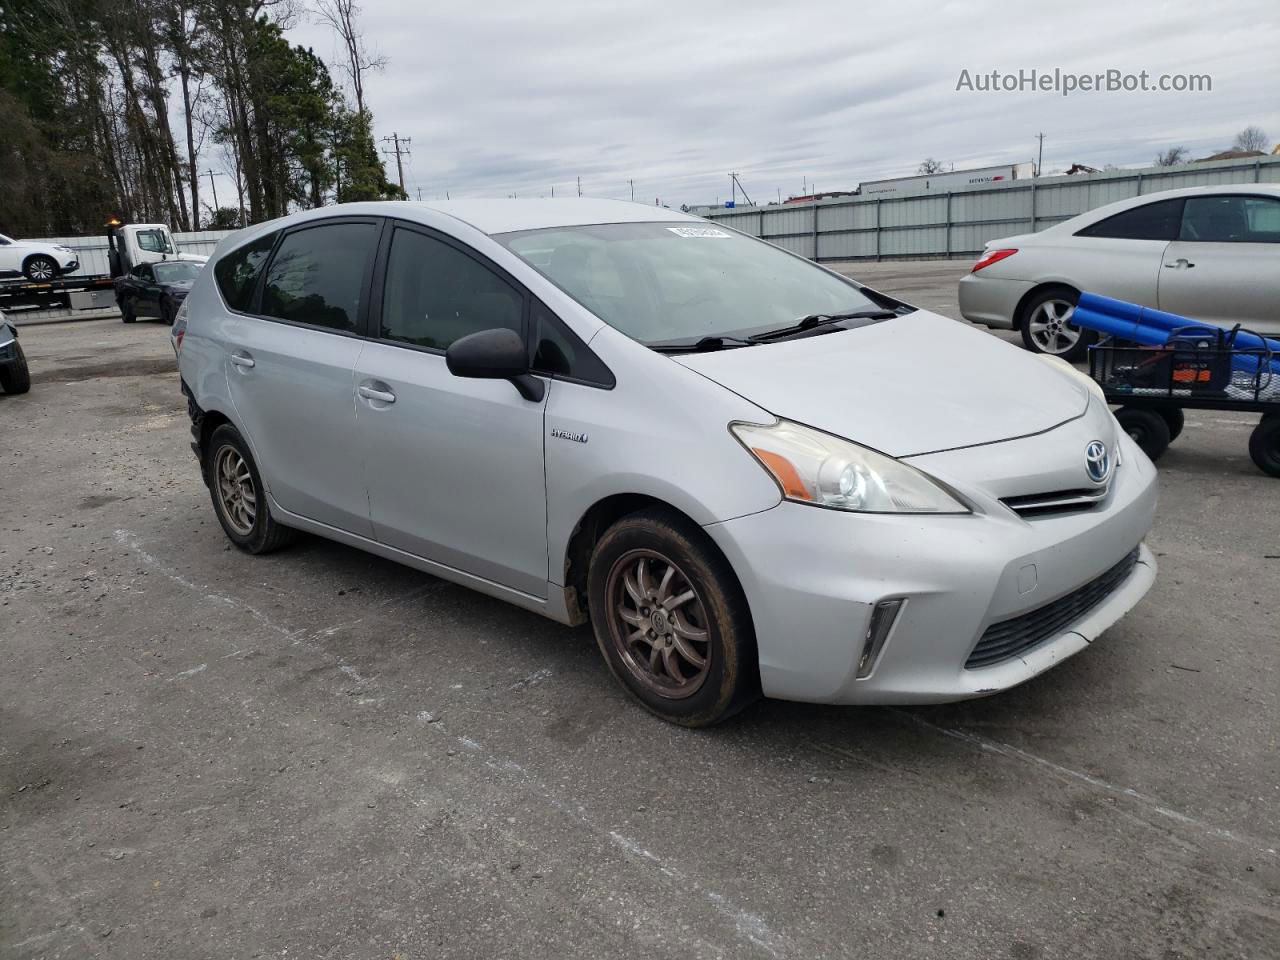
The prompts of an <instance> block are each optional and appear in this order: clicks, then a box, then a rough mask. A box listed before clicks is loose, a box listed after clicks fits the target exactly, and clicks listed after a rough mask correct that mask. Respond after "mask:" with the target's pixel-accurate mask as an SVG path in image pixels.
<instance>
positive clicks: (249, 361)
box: [231, 353, 253, 369]
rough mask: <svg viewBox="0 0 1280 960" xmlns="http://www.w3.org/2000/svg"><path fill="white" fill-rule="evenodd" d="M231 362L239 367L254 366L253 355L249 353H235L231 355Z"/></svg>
mask: <svg viewBox="0 0 1280 960" xmlns="http://www.w3.org/2000/svg"><path fill="white" fill-rule="evenodd" d="M231 362H232V363H234V364H235V365H236V366H237V367H245V368H246V369H247V368H249V367H252V366H253V357H251V356H249V355H248V354H247V353H233V354H232V355H231Z"/></svg>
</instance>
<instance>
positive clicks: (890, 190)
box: [858, 160, 1036, 197]
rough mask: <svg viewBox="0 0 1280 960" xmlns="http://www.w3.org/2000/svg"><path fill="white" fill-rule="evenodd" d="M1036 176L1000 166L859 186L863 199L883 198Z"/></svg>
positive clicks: (1019, 166) (1032, 168)
mask: <svg viewBox="0 0 1280 960" xmlns="http://www.w3.org/2000/svg"><path fill="white" fill-rule="evenodd" d="M1035 173H1036V165H1035V163H1034V162H1033V161H1031V160H1028V161H1026V162H1025V163H1004V164H1001V165H1000V166H998V167H977V168H975V169H973V170H947V171H945V172H943V173H929V174H921V175H919V176H915V177H895V178H893V179H891V180H868V181H864V182H863V183H862V184H860V185H859V188H858V190H859V192H860V193H861V194H862V195H863V196H864V197H874V196H884V195H886V194H894V193H919V192H920V191H921V190H955V189H956V188H957V187H969V186H974V185H976V184H980V183H996V182H998V181H1001V180H1029V179H1030V178H1031V177H1034V176H1035Z"/></svg>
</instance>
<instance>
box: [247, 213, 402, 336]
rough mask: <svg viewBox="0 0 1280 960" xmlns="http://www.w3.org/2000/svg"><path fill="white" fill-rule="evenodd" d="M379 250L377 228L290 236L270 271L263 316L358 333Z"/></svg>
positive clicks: (343, 226)
mask: <svg viewBox="0 0 1280 960" xmlns="http://www.w3.org/2000/svg"><path fill="white" fill-rule="evenodd" d="M377 245H378V227H377V226H375V225H374V224H372V223H330V224H324V225H322V226H317V227H308V228H306V229H305V230H296V231H294V232H292V233H287V234H285V236H284V239H283V240H281V241H280V246H279V247H278V248H277V249H276V254H275V256H274V257H272V258H271V265H270V266H269V267H267V275H266V278H265V280H264V282H263V287H262V307H261V309H260V312H261V313H262V315H263V316H267V317H276V318H278V319H280V320H289V321H292V322H294V323H306V324H310V325H311V326H315V327H326V328H327V329H330V330H342V331H348V332H351V331H354V330H355V329H356V325H357V323H358V322H359V316H360V300H361V298H362V297H363V296H364V281H365V274H366V271H367V270H368V267H369V262H370V260H371V259H372V257H373V255H374V252H375V250H376V248H377Z"/></svg>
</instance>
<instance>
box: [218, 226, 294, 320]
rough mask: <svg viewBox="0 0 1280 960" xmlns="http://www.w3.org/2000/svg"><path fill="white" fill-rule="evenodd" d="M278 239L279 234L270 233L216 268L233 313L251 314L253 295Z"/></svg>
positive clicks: (230, 254) (236, 251) (219, 287)
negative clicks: (234, 311) (249, 312)
mask: <svg viewBox="0 0 1280 960" xmlns="http://www.w3.org/2000/svg"><path fill="white" fill-rule="evenodd" d="M277 236H279V234H278V233H268V234H267V235H266V236H262V237H259V238H258V239H256V240H254V241H253V242H252V243H246V244H245V245H244V246H243V247H239V248H238V249H235V250H232V251H231V252H230V253H228V254H227V255H226V256H224V257H223V258H222V259H221V260H219V261H218V262H217V263H216V264H214V267H213V275H214V278H215V279H216V280H217V281H218V289H219V290H221V291H222V297H223V299H224V300H226V301H227V306H229V307H230V308H231V309H232V310H240V311H243V312H248V311H249V310H252V309H253V291H254V288H255V287H256V286H257V283H258V276H259V274H261V273H262V268H263V267H264V266H266V263H267V255H268V254H269V253H271V248H272V247H273V246H274V245H275V242H276V237H277Z"/></svg>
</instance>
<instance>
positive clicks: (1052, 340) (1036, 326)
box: [1018, 287, 1098, 363]
mask: <svg viewBox="0 0 1280 960" xmlns="http://www.w3.org/2000/svg"><path fill="white" fill-rule="evenodd" d="M1079 299H1080V291H1078V290H1073V289H1071V288H1070V287H1046V288H1045V289H1043V290H1041V291H1039V292H1037V293H1035V294H1034V295H1033V296H1032V297H1031V299H1030V300H1028V301H1027V302H1026V304H1025V305H1024V306H1023V308H1022V316H1021V317H1019V320H1018V327H1019V329H1020V330H1021V331H1022V343H1023V345H1024V346H1025V347H1026V348H1027V349H1028V350H1030V351H1031V352H1032V353H1047V354H1049V355H1051V356H1054V357H1061V358H1062V359H1063V360H1066V361H1067V362H1068V363H1078V362H1079V361H1081V360H1083V359H1084V358H1085V356H1086V355H1087V354H1088V352H1089V345H1090V344H1092V343H1095V342H1097V339H1098V335H1097V333H1095V332H1094V331H1093V330H1081V329H1080V328H1079V327H1077V326H1075V325H1074V324H1072V323H1070V317H1071V314H1072V313H1073V312H1074V311H1075V308H1076V301H1077V300H1079Z"/></svg>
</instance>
